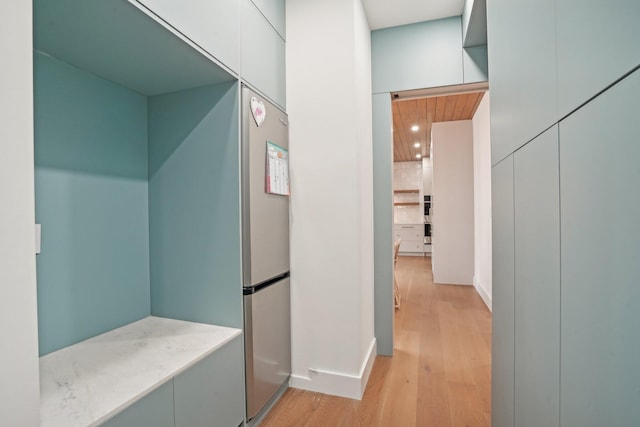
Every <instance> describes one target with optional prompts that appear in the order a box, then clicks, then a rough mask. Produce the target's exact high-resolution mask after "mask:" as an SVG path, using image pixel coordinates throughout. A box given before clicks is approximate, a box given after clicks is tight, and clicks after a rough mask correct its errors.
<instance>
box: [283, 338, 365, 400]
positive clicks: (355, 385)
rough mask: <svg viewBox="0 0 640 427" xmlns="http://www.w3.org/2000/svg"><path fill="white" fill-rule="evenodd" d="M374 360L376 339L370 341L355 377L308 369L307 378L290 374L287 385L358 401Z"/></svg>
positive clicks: (343, 373) (341, 373)
mask: <svg viewBox="0 0 640 427" xmlns="http://www.w3.org/2000/svg"><path fill="white" fill-rule="evenodd" d="M375 359H376V339H375V338H374V339H373V340H372V341H371V345H370V346H369V351H368V352H367V355H366V356H365V359H364V360H363V361H362V366H361V368H360V372H359V373H358V374H357V375H353V374H348V373H345V372H335V371H330V370H325V369H319V368H318V369H316V368H309V376H308V377H305V376H302V375H293V374H292V375H291V379H290V380H289V385H290V386H291V387H294V388H300V389H303V390H309V391H315V392H318V393H324V394H331V395H333V396H340V397H347V398H349V399H357V400H360V399H362V395H363V394H364V389H365V388H366V386H367V381H368V380H369V375H370V374H371V369H372V368H373V362H374V361H375Z"/></svg>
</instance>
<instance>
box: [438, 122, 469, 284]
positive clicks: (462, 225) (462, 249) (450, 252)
mask: <svg viewBox="0 0 640 427" xmlns="http://www.w3.org/2000/svg"><path fill="white" fill-rule="evenodd" d="M431 141H432V144H433V213H432V222H433V229H432V236H433V246H432V255H431V257H432V268H433V280H434V282H435V283H448V284H458V285H471V284H472V283H473V267H474V258H473V257H474V255H473V252H474V248H473V247H474V243H473V239H474V230H473V229H474V227H473V221H474V220H473V124H472V122H471V120H461V121H456V122H444V123H434V124H433V128H432V140H431Z"/></svg>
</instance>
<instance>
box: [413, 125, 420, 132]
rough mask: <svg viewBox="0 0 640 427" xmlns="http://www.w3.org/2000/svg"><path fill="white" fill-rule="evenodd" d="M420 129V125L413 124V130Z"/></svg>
mask: <svg viewBox="0 0 640 427" xmlns="http://www.w3.org/2000/svg"><path fill="white" fill-rule="evenodd" d="M418 129H420V126H418V125H413V126H411V130H412V131H413V132H418Z"/></svg>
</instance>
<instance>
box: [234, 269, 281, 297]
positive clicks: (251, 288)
mask: <svg viewBox="0 0 640 427" xmlns="http://www.w3.org/2000/svg"><path fill="white" fill-rule="evenodd" d="M289 276H290V274H289V272H288V271H287V272H286V273H284V274H280V275H278V276H275V277H272V278H271V279H269V280H265V281H264V282H260V283H258V284H257V285H252V286H245V287H244V288H242V295H252V294H255V293H256V292H258V291H260V290H262V289H264V288H266V287H269V286H271V285H273V284H274V283H278V282H279V281H281V280H282V279H286V278H287V277H289Z"/></svg>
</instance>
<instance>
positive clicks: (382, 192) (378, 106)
mask: <svg viewBox="0 0 640 427" xmlns="http://www.w3.org/2000/svg"><path fill="white" fill-rule="evenodd" d="M392 161H393V136H392V135H391V96H390V95H389V94H388V93H382V94H379V95H373V170H374V171H376V172H375V173H374V174H373V187H374V189H375V191H374V192H373V211H374V214H373V229H374V235H373V240H374V261H375V262H374V307H375V335H376V340H377V345H378V354H380V355H383V356H391V355H393V315H394V308H393V303H392V299H393V248H392V246H393V245H392V244H391V240H392V238H393V230H392V224H393V193H392V191H393V173H392V172H393V171H392V167H393V166H392Z"/></svg>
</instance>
